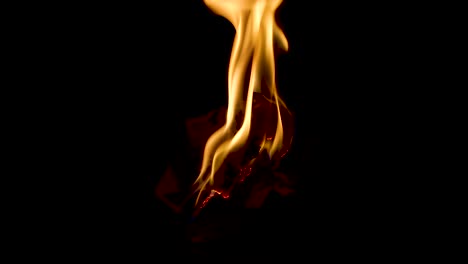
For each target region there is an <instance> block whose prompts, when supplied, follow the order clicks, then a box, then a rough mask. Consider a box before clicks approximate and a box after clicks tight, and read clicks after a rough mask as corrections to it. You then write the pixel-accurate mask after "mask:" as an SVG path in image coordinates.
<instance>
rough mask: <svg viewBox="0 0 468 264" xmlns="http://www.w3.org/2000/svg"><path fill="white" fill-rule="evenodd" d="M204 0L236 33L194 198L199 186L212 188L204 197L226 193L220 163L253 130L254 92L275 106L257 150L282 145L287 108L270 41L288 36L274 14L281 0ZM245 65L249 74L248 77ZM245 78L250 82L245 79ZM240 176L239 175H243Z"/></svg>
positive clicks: (273, 150) (280, 41)
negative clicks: (223, 106) (221, 115)
mask: <svg viewBox="0 0 468 264" xmlns="http://www.w3.org/2000/svg"><path fill="white" fill-rule="evenodd" d="M204 2H205V4H206V5H207V6H208V7H209V8H210V9H211V10H212V11H214V12H215V13H217V14H218V15H221V16H223V17H225V18H226V19H228V20H229V21H230V22H231V23H232V24H233V25H234V27H235V29H236V35H235V39H234V45H233V48H232V54H231V59H230V63H229V73H228V97H229V101H228V109H227V115H226V123H225V124H224V126H222V127H221V128H220V129H219V130H217V131H216V132H215V133H213V134H212V135H211V137H210V138H209V139H208V141H207V142H206V145H205V151H204V154H203V162H202V167H201V170H200V174H199V175H198V178H197V179H196V181H195V183H194V184H197V185H198V186H197V188H196V191H198V192H199V193H198V197H197V199H196V202H195V203H196V204H198V202H199V199H200V196H201V194H202V192H206V191H209V190H210V189H211V192H210V194H209V195H208V198H207V200H209V199H210V198H211V197H213V196H214V195H216V194H218V195H222V196H223V197H225V198H226V197H228V196H229V193H223V192H222V191H220V190H219V188H218V189H217V188H216V186H218V187H219V186H220V184H222V181H223V175H222V174H223V173H222V172H221V167H222V165H223V164H224V163H225V161H226V159H227V158H228V156H229V155H230V154H232V153H238V152H242V151H243V150H244V149H245V146H246V144H247V141H248V139H249V136H250V134H251V130H252V127H251V123H252V108H253V105H254V92H255V93H259V94H260V93H261V94H262V95H264V97H265V98H266V99H267V101H269V102H270V103H272V104H274V105H275V106H276V113H277V118H276V123H277V124H276V132H275V134H274V136H267V132H266V131H263V132H262V133H263V135H264V136H263V140H262V142H261V143H260V144H259V148H260V150H259V153H260V152H262V151H266V153H268V156H269V158H270V159H272V158H273V157H274V155H275V154H277V153H279V151H280V150H284V148H285V146H284V142H283V141H284V138H283V137H284V135H283V134H284V133H283V122H282V119H281V111H280V109H281V108H282V109H283V110H284V109H285V110H286V111H288V110H287V108H286V105H285V104H284V102H283V101H282V100H281V98H280V97H279V95H278V93H277V90H276V83H275V61H274V52H273V47H274V46H273V44H274V42H276V43H278V44H279V46H280V48H282V49H283V50H288V41H287V39H286V37H285V35H284V34H283V32H282V30H281V29H280V28H279V27H278V25H277V24H276V22H275V16H274V15H275V11H276V9H277V8H278V7H279V5H280V4H281V2H282V0H204ZM249 66H250V67H249ZM249 68H250V78H249V79H246V76H247V71H248V70H249ZM246 81H248V85H245V83H246ZM246 86H247V87H246ZM246 88H247V90H246ZM242 114H243V120H241V124H238V122H239V120H238V119H237V118H238V117H239V115H242ZM239 123H240V122H239ZM239 125H240V126H239ZM251 162H253V160H252V161H251ZM240 174H242V171H241V173H240ZM218 175H219V176H218ZM244 176H245V175H244ZM215 178H216V180H215ZM240 181H243V178H242V179H240ZM207 200H205V201H204V202H203V205H204V204H205V203H206V202H207Z"/></svg>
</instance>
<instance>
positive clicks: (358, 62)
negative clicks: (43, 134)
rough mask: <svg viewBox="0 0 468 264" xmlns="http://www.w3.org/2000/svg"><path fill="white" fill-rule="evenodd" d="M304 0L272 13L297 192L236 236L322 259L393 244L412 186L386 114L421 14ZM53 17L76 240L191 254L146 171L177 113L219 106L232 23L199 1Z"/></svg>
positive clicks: (412, 50) (153, 169)
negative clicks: (278, 33)
mask: <svg viewBox="0 0 468 264" xmlns="http://www.w3.org/2000/svg"><path fill="white" fill-rule="evenodd" d="M303 2H305V1H288V0H285V1H284V2H283V4H282V6H281V7H280V8H279V10H278V12H277V22H278V24H279V25H280V27H281V28H282V29H283V31H284V33H285V35H286V37H287V39H288V41H289V51H288V52H285V53H284V52H283V53H280V54H277V55H278V56H277V59H276V71H277V86H278V90H279V93H280V95H281V96H282V97H283V99H284V100H285V102H286V104H287V105H288V107H289V108H290V109H291V110H292V111H293V112H294V113H295V123H296V126H295V141H294V142H295V143H294V144H293V147H292V149H291V152H290V153H289V154H288V157H287V159H288V161H287V162H288V164H289V165H288V166H290V167H294V169H295V170H296V171H299V172H300V174H301V177H300V179H299V184H298V193H297V195H296V196H295V199H294V200H293V201H288V202H287V205H288V206H285V207H282V208H281V209H278V210H277V211H274V210H267V212H266V213H265V215H261V216H258V217H257V218H256V220H255V221H257V222H258V223H257V224H256V225H252V226H253V227H255V228H257V227H262V226H263V229H262V230H261V232H259V233H253V234H252V235H250V236H247V235H246V236H245V237H244V241H242V240H241V241H240V242H239V241H237V243H238V244H237V247H239V243H240V245H242V244H243V243H246V244H248V243H247V242H248V241H257V244H265V245H266V244H268V245H270V246H272V250H273V249H274V250H273V251H275V252H278V250H279V249H283V250H284V252H285V254H292V255H298V254H299V255H300V254H301V253H302V254H305V255H311V254H312V255H314V254H316V255H322V256H324V255H327V254H331V255H333V256H339V254H338V255H337V254H335V253H336V252H341V253H342V254H366V253H365V252H368V251H369V250H373V251H376V250H377V251H379V250H382V251H387V250H390V251H392V250H399V248H398V247H399V246H397V245H398V244H394V243H395V242H393V241H394V239H395V238H396V239H398V236H399V235H400V234H401V232H402V230H406V228H407V226H408V225H411V223H409V219H408V214H407V213H409V212H410V211H411V210H413V208H412V205H411V204H408V203H409V202H408V203H407V202H406V201H408V199H407V198H408V197H409V194H408V190H409V189H410V188H411V186H412V183H410V182H408V180H407V179H406V178H405V177H406V174H407V173H408V172H406V171H403V170H399V168H400V167H399V165H400V164H401V163H405V162H408V161H407V160H406V157H405V156H403V155H400V154H401V153H399V152H398V149H399V148H400V147H401V145H402V143H401V142H400V141H399V140H400V139H401V138H402V137H405V136H404V135H405V130H404V129H403V128H402V126H401V125H400V126H395V122H396V121H397V120H393V118H391V116H393V114H394V113H395V112H398V111H400V109H401V108H402V107H403V106H402V105H401V104H404V103H405V100H406V99H404V100H398V103H396V100H395V99H397V98H398V99H401V98H402V97H403V98H406V95H405V89H406V88H407V87H408V86H409V85H411V83H409V82H407V81H406V77H408V76H410V75H411V74H413V73H412V65H413V64H414V59H415V58H416V53H417V52H418V49H417V47H414V46H413V44H412V41H411V39H412V38H414V35H415V34H418V33H417V30H413V27H416V26H415V25H414V24H408V23H405V22H407V21H408V18H407V17H406V15H407V14H406V11H405V9H404V8H403V7H399V6H385V5H383V4H379V5H374V6H358V5H356V4H338V3H329V2H327V3H316V2H310V3H308V4H307V6H305V5H303V4H301V3H303ZM307 2H309V1H307ZM78 10H79V11H78ZM63 16H64V19H67V21H69V20H71V22H70V23H67V24H66V25H61V26H60V30H59V31H58V32H56V33H55V34H56V36H55V37H57V39H58V40H57V41H56V42H55V43H54V46H53V49H54V47H55V48H56V50H55V51H58V52H57V53H58V58H57V60H56V61H55V63H56V66H58V67H57V68H59V69H60V70H58V72H59V73H60V74H59V75H60V76H61V78H63V79H64V80H65V82H64V83H66V84H67V85H68V86H69V87H70V88H69V89H68V90H67V91H68V92H67V100H64V105H66V106H67V105H68V104H71V105H73V107H72V108H73V111H72V113H71V114H68V115H67V116H65V117H64V119H65V120H68V121H71V122H69V126H68V127H67V128H66V130H67V131H70V132H71V134H73V136H70V139H71V140H72V141H73V147H71V149H72V151H73V152H74V155H75V156H76V157H77V158H76V159H75V158H74V159H73V166H71V167H70V166H69V167H67V171H71V172H70V173H71V174H73V175H75V173H76V176H73V177H74V181H75V182H74V183H73V184H74V185H77V186H80V187H78V188H76V189H78V193H79V194H78V195H77V197H75V200H76V202H77V203H76V204H77V205H76V207H77V208H76V209H77V212H76V213H73V214H72V215H73V217H72V218H76V219H78V224H77V225H76V230H78V232H77V233H78V234H79V235H82V234H86V239H87V240H89V241H90V242H89V246H86V248H88V249H89V248H91V249H92V250H93V251H96V252H109V253H108V254H111V255H119V254H124V253H126V252H127V253H128V252H133V250H134V249H137V251H136V252H138V253H137V254H138V255H140V256H155V257H156V256H160V255H165V254H166V253H167V254H169V252H171V253H170V254H172V252H175V253H176V255H175V256H177V257H181V256H186V255H190V254H189V250H188V247H190V245H187V243H186V241H184V234H183V233H184V231H183V230H181V229H180V228H178V227H180V226H181V224H180V221H184V220H183V219H182V220H180V219H179V220H178V219H174V216H173V215H171V213H170V212H168V211H167V210H166V209H164V208H163V207H161V206H160V205H158V203H157V201H155V197H154V194H153V189H152V188H153V187H154V186H152V185H151V184H149V182H148V177H155V175H156V176H157V175H159V174H160V173H162V171H163V169H164V168H165V167H166V165H167V163H168V162H170V160H171V159H172V158H173V157H174V155H176V153H177V151H178V148H180V147H182V146H183V144H185V143H184V142H183V140H180V139H181V138H182V137H183V122H184V120H186V119H187V118H190V117H196V116H199V115H203V114H205V113H207V112H209V111H211V110H213V109H216V108H218V107H220V106H223V105H225V104H226V102H227V94H226V91H227V81H226V80H227V70H228V62H229V57H230V52H231V47H232V43H233V38H234V34H235V31H234V28H233V26H232V25H231V24H230V23H229V22H228V21H227V20H226V19H224V18H222V17H220V16H217V15H215V14H213V13H212V12H211V11H210V10H209V9H208V8H207V7H206V6H205V5H204V4H203V2H202V1H195V0H193V1H188V0H180V1H166V2H163V3H159V1H158V3H157V4H154V3H151V4H149V3H147V4H128V3H125V4H123V3H121V4H119V3H113V4H109V5H99V6H77V7H76V8H71V9H70V10H69V11H67V12H64V13H63ZM57 23H58V24H60V23H59V22H57V21H53V24H55V25H57ZM410 25H411V26H410ZM403 61H404V63H403ZM62 65H63V67H62ZM68 107H69V106H68ZM406 122H408V121H406ZM405 181H406V182H405ZM70 188H72V187H70ZM73 188H75V187H73ZM72 211H73V210H72ZM78 212H82V213H78ZM177 221H179V222H178V223H179V224H174V223H175V222H177ZM269 230H274V231H272V232H269ZM82 232H83V233H82ZM272 234H273V235H272ZM262 237H263V238H262ZM401 242H402V241H400V243H401ZM406 243H408V240H406ZM296 246H297V248H296V249H292V248H294V247H296ZM229 247H230V245H226V248H225V249H229ZM108 250H109V251H108ZM233 250H235V251H236V252H238V251H239V249H238V248H236V249H234V248H233ZM240 251H242V250H240ZM246 251H247V252H252V251H248V250H247V249H246ZM262 252H263V251H262ZM267 252H268V251H267ZM341 253H340V254H341ZM263 254H267V253H263Z"/></svg>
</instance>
